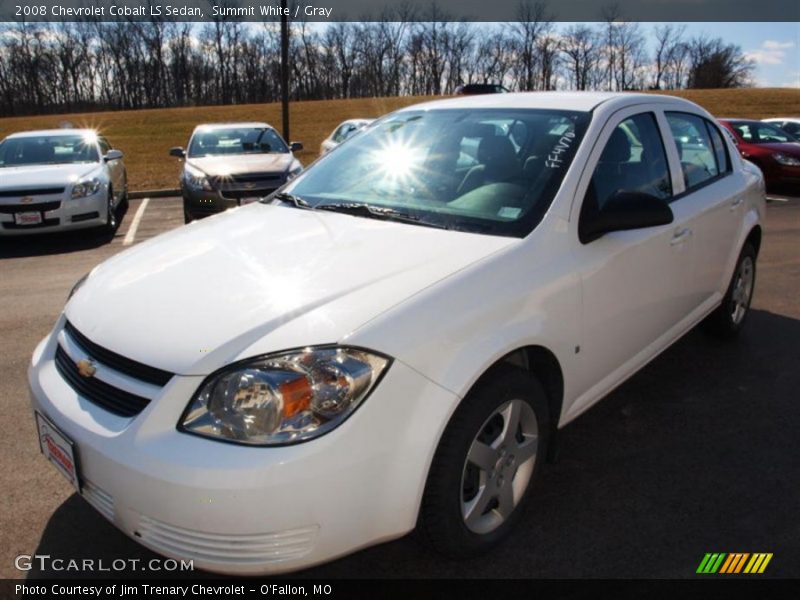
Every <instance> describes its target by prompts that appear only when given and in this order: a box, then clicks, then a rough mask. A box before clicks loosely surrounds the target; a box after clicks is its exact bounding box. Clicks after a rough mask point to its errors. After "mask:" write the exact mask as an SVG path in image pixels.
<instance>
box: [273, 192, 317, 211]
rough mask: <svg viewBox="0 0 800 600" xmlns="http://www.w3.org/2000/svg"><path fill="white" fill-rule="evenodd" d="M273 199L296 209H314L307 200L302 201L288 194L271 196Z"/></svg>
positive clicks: (298, 197)
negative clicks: (291, 205) (292, 205)
mask: <svg viewBox="0 0 800 600" xmlns="http://www.w3.org/2000/svg"><path fill="white" fill-rule="evenodd" d="M273 199H274V200H280V201H281V202H285V203H287V204H294V205H295V206H296V207H297V208H308V209H313V208H314V207H313V206H311V205H310V204H309V203H308V201H307V200H304V199H303V198H301V197H300V196H295V195H294V194H289V193H288V192H280V193H279V194H275V195H274V196H273Z"/></svg>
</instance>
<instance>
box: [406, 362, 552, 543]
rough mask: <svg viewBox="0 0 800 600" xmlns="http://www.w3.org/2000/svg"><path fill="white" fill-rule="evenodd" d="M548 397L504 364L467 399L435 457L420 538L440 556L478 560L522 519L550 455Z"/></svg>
mask: <svg viewBox="0 0 800 600" xmlns="http://www.w3.org/2000/svg"><path fill="white" fill-rule="evenodd" d="M549 427H550V425H549V416H548V410H547V401H546V397H545V393H544V391H543V389H542V386H541V385H540V384H539V382H538V381H537V380H536V379H535V378H533V377H531V376H530V375H529V374H528V373H527V372H525V371H522V370H521V369H518V368H516V367H512V366H508V365H503V366H501V367H498V368H497V369H496V370H495V371H494V373H492V374H491V375H490V376H488V377H486V378H485V379H484V380H483V381H481V382H479V383H478V384H477V385H476V387H475V388H474V389H473V390H472V391H471V392H470V393H469V394H468V395H467V397H466V398H465V399H464V400H463V402H462V403H461V406H459V408H458V410H457V411H456V413H455V414H454V415H453V418H452V419H451V421H450V423H449V424H448V426H447V429H446V430H445V433H444V435H443V436H442V440H441V442H440V444H439V448H438V449H437V451H436V455H435V456H434V460H433V464H432V465H431V470H430V473H429V475H428V481H427V483H426V486H425V492H424V495H423V499H422V506H421V507H420V515H419V521H418V524H417V527H418V530H419V533H420V534H421V535H422V536H423V537H424V538H426V539H427V541H428V542H429V543H430V544H431V545H432V546H433V547H434V549H436V550H438V551H439V552H441V553H442V554H445V555H447V556H451V557H466V556H474V555H477V554H481V553H483V552H486V551H487V550H489V549H490V548H491V547H492V546H494V545H495V544H497V543H498V542H499V541H500V540H502V539H503V537H505V536H506V535H507V534H508V533H509V532H510V530H511V528H512V526H513V523H514V522H515V521H516V520H517V519H518V518H519V517H520V515H521V513H522V512H523V510H522V509H523V505H524V503H525V501H526V499H527V496H528V490H529V489H530V486H531V482H532V481H533V477H534V475H535V473H537V472H538V470H539V469H540V468H541V464H542V462H543V461H544V457H545V455H546V451H547V441H548V437H549V436H548V433H549Z"/></svg>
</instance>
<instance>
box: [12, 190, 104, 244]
mask: <svg viewBox="0 0 800 600" xmlns="http://www.w3.org/2000/svg"><path fill="white" fill-rule="evenodd" d="M106 210H107V205H106V196H105V189H104V188H101V189H100V191H98V192H97V193H96V194H93V195H91V196H87V197H86V198H78V199H72V198H70V197H68V196H67V195H65V194H59V195H57V196H42V197H37V198H36V199H35V201H33V202H30V203H26V204H22V203H21V199H19V198H0V236H4V235H26V234H30V233H46V232H51V231H62V230H71V229H83V228H88V227H98V226H101V225H104V224H105V222H106V216H107V215H106ZM20 213H39V215H40V217H41V223H37V224H34V225H20V224H17V223H16V222H15V214H20Z"/></svg>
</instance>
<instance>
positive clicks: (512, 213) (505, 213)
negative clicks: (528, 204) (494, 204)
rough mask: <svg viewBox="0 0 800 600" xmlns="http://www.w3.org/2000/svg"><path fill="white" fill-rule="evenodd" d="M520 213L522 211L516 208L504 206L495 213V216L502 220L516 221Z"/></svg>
mask: <svg viewBox="0 0 800 600" xmlns="http://www.w3.org/2000/svg"><path fill="white" fill-rule="evenodd" d="M521 212H522V209H521V208H517V207H516V206H504V207H502V208H501V209H500V210H498V211H497V216H498V217H502V218H504V219H516V218H517V217H518V216H519V213H521Z"/></svg>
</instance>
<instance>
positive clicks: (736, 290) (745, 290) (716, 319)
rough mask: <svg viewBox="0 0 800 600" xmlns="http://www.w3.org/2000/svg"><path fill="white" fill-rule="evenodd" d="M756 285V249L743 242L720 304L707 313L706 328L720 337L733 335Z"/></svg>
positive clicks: (745, 314) (744, 314) (739, 326)
mask: <svg viewBox="0 0 800 600" xmlns="http://www.w3.org/2000/svg"><path fill="white" fill-rule="evenodd" d="M755 285H756V250H755V248H754V247H753V245H752V244H750V243H749V242H748V243H745V245H744V248H742V252H741V254H740V255H739V260H738V261H737V263H736V269H735V270H734V272H733V278H732V279H731V282H730V285H728V290H727V292H726V293H725V297H724V298H723V299H722V304H720V306H719V307H718V308H717V309H716V310H715V311H714V312H713V313H711V314H710V315H709V317H708V319H707V321H706V328H707V329H708V330H709V331H710V332H711V333H713V334H714V335H716V336H718V337H722V338H732V337H735V336H736V335H737V334H738V333H739V331H741V329H742V326H743V325H744V322H745V319H746V318H747V315H748V314H749V312H750V301H751V300H752V299H753V290H754V289H755Z"/></svg>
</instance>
